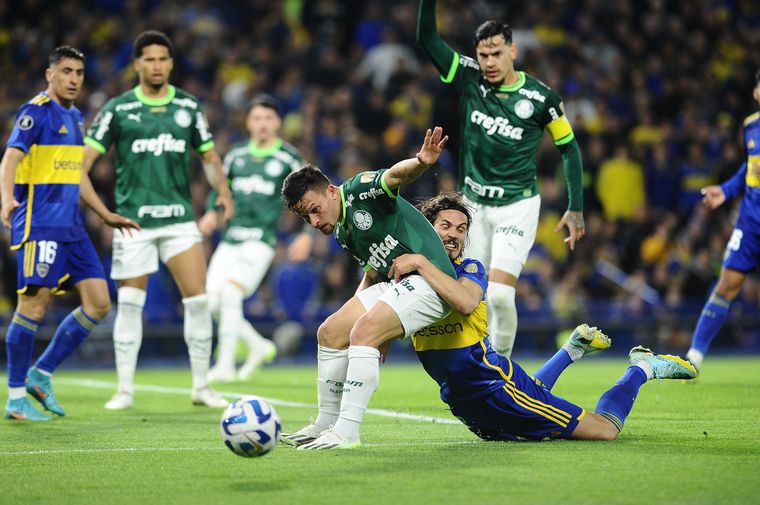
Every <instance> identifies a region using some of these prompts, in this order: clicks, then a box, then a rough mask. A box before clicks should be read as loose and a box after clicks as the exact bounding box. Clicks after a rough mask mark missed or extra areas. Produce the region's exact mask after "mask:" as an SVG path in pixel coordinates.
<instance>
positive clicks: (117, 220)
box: [103, 212, 140, 237]
mask: <svg viewBox="0 0 760 505" xmlns="http://www.w3.org/2000/svg"><path fill="white" fill-rule="evenodd" d="M103 222H104V223H105V224H107V225H108V226H110V227H111V228H115V229H117V230H119V231H121V232H122V233H123V234H125V235H129V236H130V237H131V236H132V230H135V231H140V225H139V224H137V223H135V222H134V221H132V220H131V219H129V218H126V217H124V216H122V215H121V214H116V213H115V212H109V213H108V214H106V215H105V216H103Z"/></svg>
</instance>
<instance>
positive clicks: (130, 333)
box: [113, 286, 145, 394]
mask: <svg viewBox="0 0 760 505" xmlns="http://www.w3.org/2000/svg"><path fill="white" fill-rule="evenodd" d="M143 306H145V291H143V290H142V289H138V288H133V287H130V286H122V287H120V288H119V292H118V303H117V305H116V319H115V320H114V323H113V348H114V352H115V354H116V374H117V375H118V377H119V387H118V390H119V391H123V392H126V393H129V394H133V393H134V390H135V369H136V368H137V355H138V354H139V352H140V345H142V337H143V327H142V311H143Z"/></svg>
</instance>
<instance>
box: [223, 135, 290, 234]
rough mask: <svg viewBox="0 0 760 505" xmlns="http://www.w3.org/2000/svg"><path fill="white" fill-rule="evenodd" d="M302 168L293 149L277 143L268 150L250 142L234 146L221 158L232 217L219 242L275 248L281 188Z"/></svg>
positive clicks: (283, 143) (280, 207) (287, 145)
mask: <svg viewBox="0 0 760 505" xmlns="http://www.w3.org/2000/svg"><path fill="white" fill-rule="evenodd" d="M302 164H303V160H302V159H301V156H300V155H299V154H298V151H297V150H296V148H295V147H293V146H291V145H290V144H288V143H286V142H284V141H282V140H279V139H278V141H277V143H276V144H275V145H274V146H272V147H271V148H268V149H256V147H254V145H253V143H252V142H242V143H240V144H236V145H235V146H233V147H232V149H230V151H229V153H227V156H225V158H224V171H225V174H226V175H227V180H228V181H229V184H230V189H231V190H232V199H233V203H234V204H235V217H233V218H232V220H231V221H230V222H229V224H228V225H227V228H225V230H224V236H223V237H222V240H223V241H225V242H230V243H240V242H247V241H250V240H260V241H262V242H266V243H267V244H269V245H271V246H272V247H275V246H276V245H277V226H278V223H279V220H280V215H281V214H282V200H281V199H280V193H281V192H282V184H283V182H284V181H285V177H287V176H288V174H289V173H291V172H294V171H296V170H298V169H300V168H301V165H302ZM212 199H213V195H212Z"/></svg>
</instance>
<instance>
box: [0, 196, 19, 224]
mask: <svg viewBox="0 0 760 505" xmlns="http://www.w3.org/2000/svg"><path fill="white" fill-rule="evenodd" d="M20 205H21V204H20V203H18V200H16V199H15V198H13V199H11V200H9V201H7V202H6V201H5V200H3V207H2V210H0V218H2V220H3V226H5V227H6V228H8V229H9V230H10V229H11V216H12V215H13V213H14V212H15V211H16V209H18V208H19V206H20Z"/></svg>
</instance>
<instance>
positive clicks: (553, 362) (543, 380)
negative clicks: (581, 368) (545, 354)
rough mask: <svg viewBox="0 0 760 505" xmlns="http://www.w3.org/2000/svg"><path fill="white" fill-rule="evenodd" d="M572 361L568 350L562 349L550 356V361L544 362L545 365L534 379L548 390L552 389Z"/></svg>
mask: <svg viewBox="0 0 760 505" xmlns="http://www.w3.org/2000/svg"><path fill="white" fill-rule="evenodd" d="M572 363H573V360H571V359H570V355H569V354H568V353H567V351H566V350H564V349H560V350H559V351H557V352H556V354H555V355H554V356H552V357H551V358H549V361H547V362H546V363H544V365H543V366H542V367H541V368H539V369H538V371H537V372H536V374H535V375H534V376H533V379H534V380H535V381H536V382H537V383H538V385H539V386H543V387H545V388H546V389H547V390H548V391H551V390H552V388H553V387H554V383H555V382H557V379H558V378H559V375H560V374H561V373H562V372H564V371H565V368H567V367H569V366H570V365H571V364H572Z"/></svg>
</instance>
